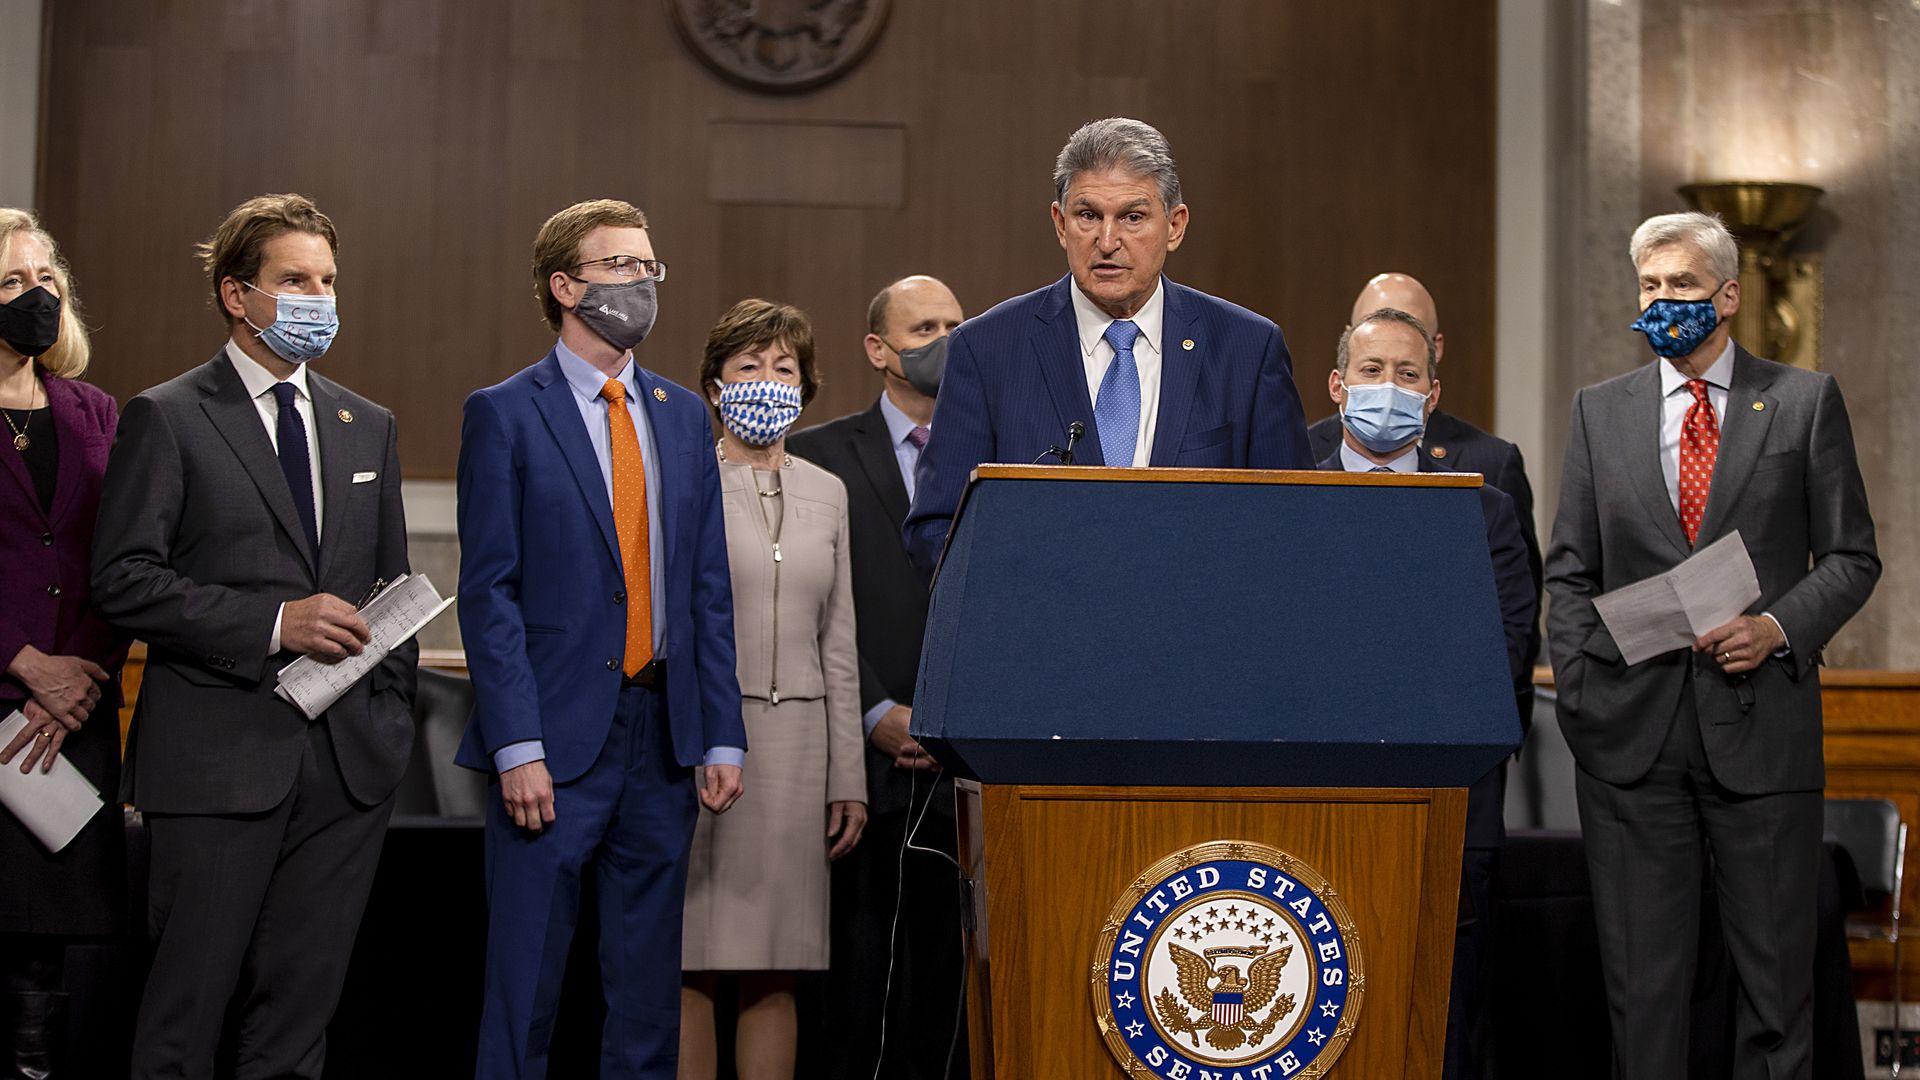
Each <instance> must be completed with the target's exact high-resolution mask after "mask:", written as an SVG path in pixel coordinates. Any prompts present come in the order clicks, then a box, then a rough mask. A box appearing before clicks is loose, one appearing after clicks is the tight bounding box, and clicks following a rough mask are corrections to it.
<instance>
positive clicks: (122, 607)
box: [93, 395, 280, 681]
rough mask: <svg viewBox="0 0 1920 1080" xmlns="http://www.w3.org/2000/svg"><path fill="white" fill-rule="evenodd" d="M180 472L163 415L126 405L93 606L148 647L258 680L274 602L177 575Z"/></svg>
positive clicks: (104, 501)
mask: <svg viewBox="0 0 1920 1080" xmlns="http://www.w3.org/2000/svg"><path fill="white" fill-rule="evenodd" d="M185 487H186V482H185V464H184V460H183V458H182V455H181V449H180V445H179V442H178V440H177V438H176V437H175V433H174V431H173V428H172V427H171V426H170V425H169V423H168V420H167V415H166V410H165V408H164V407H163V406H162V405H160V403H158V402H157V401H155V400H153V399H152V398H150V397H147V396H145V395H141V396H139V397H135V398H134V399H133V400H132V401H129V402H128V403H127V408H126V411H125V412H124V413H122V414H121V416H120V429H119V431H118V433H117V434H116V435H115V437H114V442H113V452H112V454H111V455H110V456H109V457H108V459H107V474H106V479H105V480H104V482H103V483H102V486H101V491H100V517H99V519H98V523H97V524H96V526H95V528H94V534H93V603H94V606H95V607H96V608H97V609H99V612H100V614H101V616H102V617H103V618H105V619H106V620H107V621H108V622H110V623H112V624H113V625H114V626H117V627H119V628H120V629H121V630H124V631H126V632H127V633H129V634H131V635H133V636H134V637H136V638H139V639H140V640H142V641H145V642H147V643H148V644H149V645H151V646H154V647H157V648H162V649H166V650H169V651H171V652H174V653H177V654H180V655H181V656H182V657H185V658H191V659H193V660H196V661H199V662H202V663H205V662H206V661H207V660H208V659H210V658H212V657H216V656H217V657H224V658H226V659H228V660H231V661H232V666H231V667H223V668H222V672H223V674H226V675H229V676H232V677H234V678H237V679H240V680H243V681H253V680H257V679H259V678H260V676H261V674H262V673H263V672H264V670H265V668H266V663H267V645H268V642H269V640H270V639H271V638H272V636H273V621H274V618H275V617H276V616H277V615H278V613H279V610H280V600H279V599H278V598H276V597H272V596H267V595H264V594H260V593H244V592H241V591H239V590H237V589H232V588H228V587H226V586H224V585H202V584H199V583H197V582H194V581H192V580H190V579H188V578H187V577H186V576H184V575H182V574H180V573H178V572H177V571H175V570H174V569H173V566H172V565H171V563H170V561H169V560H170V559H171V556H172V550H173V540H174V537H175V535H176V534H177V533H178V531H179V528H180V517H181V508H182V506H183V504H184V502H185V495H186V492H185Z"/></svg>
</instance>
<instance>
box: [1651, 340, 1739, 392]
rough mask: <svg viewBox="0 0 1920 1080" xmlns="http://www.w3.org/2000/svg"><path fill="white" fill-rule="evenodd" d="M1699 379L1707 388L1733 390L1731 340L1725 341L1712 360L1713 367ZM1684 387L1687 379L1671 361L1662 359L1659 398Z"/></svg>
mask: <svg viewBox="0 0 1920 1080" xmlns="http://www.w3.org/2000/svg"><path fill="white" fill-rule="evenodd" d="M1700 379H1701V381H1703V382H1705V383H1706V384H1707V385H1708V386H1713V387H1717V388H1719V389H1721V390H1731V389H1733V339H1732V338H1728V339H1727V344H1726V346H1725V347H1724V348H1722V349H1721V350H1720V355H1719V356H1718V357H1715V358H1714V361H1713V366H1712V367H1709V368H1707V370H1706V372H1705V373H1704V374H1702V375H1701V376H1700ZM1686 385H1687V377H1686V376H1685V375H1682V374H1681V373H1680V369H1679V368H1676V367H1674V366H1673V361H1671V360H1668V359H1666V358H1665V357H1662V358H1661V360H1660V396H1661V397H1667V396H1668V395H1670V394H1672V393H1674V392H1675V391H1677V390H1680V389H1682V388H1683V387H1685V386H1686Z"/></svg>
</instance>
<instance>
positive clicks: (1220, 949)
mask: <svg viewBox="0 0 1920 1080" xmlns="http://www.w3.org/2000/svg"><path fill="white" fill-rule="evenodd" d="M1092 981H1093V1014H1094V1021H1095V1023H1096V1024H1098V1025H1099V1028H1100V1035H1101V1038H1103V1039H1104V1040H1105V1041H1106V1044H1107V1049H1108V1050H1110V1051H1111V1052H1112V1053H1113V1056H1114V1058H1115V1059H1116V1060H1117V1061H1118V1062H1119V1063H1120V1067H1121V1068H1122V1069H1123V1070H1124V1071H1125V1072H1126V1074H1127V1076H1128V1077H1130V1078H1134V1080H1145V1078H1147V1077H1167V1078H1176V1077H1180V1078H1187V1080H1192V1078H1195V1077H1201V1076H1205V1077H1210V1078H1211V1077H1218V1078H1219V1080H1316V1078H1318V1077H1322V1076H1325V1075H1326V1072H1327V1070H1329V1069H1331V1068H1333V1064H1334V1062H1335V1061H1337V1060H1338V1059H1339V1057H1340V1052H1341V1051H1342V1050H1343V1049H1345V1048H1346V1044H1347V1040H1348V1038H1349V1037H1351V1036H1352V1034H1353V1029H1354V1024H1355V1022H1356V1021H1357V1020H1358V1018H1359V1015H1360V997H1361V994H1362V992H1363V991H1364V990H1365V989H1366V972H1365V969H1364V967H1363V964H1362V959H1361V952H1360V937H1359V933H1358V931H1357V930H1356V929H1355V927H1354V924H1353V919H1352V917H1351V916H1350V915H1349V914H1348V912H1347V907H1346V904H1345V902H1344V901H1342V900H1341V898H1340V896H1339V894H1338V893H1336V892H1335V891H1334V889H1333V887H1332V886H1331V885H1330V884H1328V882H1327V879H1326V878H1324V877H1322V876H1321V875H1320V873H1319V871H1317V870H1315V869H1314V868H1313V867H1311V866H1309V865H1307V864H1306V863H1305V862H1302V861H1301V860H1299V859H1297V858H1295V857H1294V856H1292V855H1290V854H1288V853H1287V852H1284V851H1281V850H1280V849H1279V848H1275V847H1269V846H1267V845H1265V844H1256V843H1252V842H1250V841H1244V840H1219V841H1213V842H1211V843H1205V844H1196V845H1194V846H1193V847H1190V848H1186V849H1184V850H1182V851H1176V852H1174V853H1173V854H1171V855H1169V856H1167V857H1166V858H1164V859H1161V860H1160V861H1159V862H1157V863H1155V864H1154V865H1153V866H1151V867H1149V868H1148V869H1147V871H1146V872H1145V873H1143V874H1141V875H1140V876H1139V877H1137V878H1135V879H1134V881H1133V884H1132V885H1131V886H1130V887H1129V888H1128V889H1127V891H1126V892H1124V893H1122V894H1121V896H1120V897H1119V899H1118V900H1117V901H1115V903H1114V906H1113V911H1112V914H1111V915H1110V916H1109V917H1108V919H1107V922H1106V925H1105V926H1104V927H1103V928H1102V931H1101V935H1100V944H1099V946H1098V947H1097V948H1096V950H1095V952H1094V958H1093V980H1092Z"/></svg>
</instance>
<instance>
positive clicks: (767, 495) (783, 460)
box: [713, 439, 793, 499]
mask: <svg viewBox="0 0 1920 1080" xmlns="http://www.w3.org/2000/svg"><path fill="white" fill-rule="evenodd" d="M713 452H714V453H716V454H718V455H720V460H721V461H725V460H727V444H726V443H724V442H722V441H720V440H719V439H715V440H714V442H713ZM780 468H782V469H791V468H793V455H792V454H785V453H783V454H781V455H780ZM779 478H780V476H779V473H778V472H775V473H774V479H776V480H778V479H779ZM755 487H756V488H757V487H758V485H755ZM760 497H761V498H763V499H777V498H779V497H780V488H778V487H776V488H774V489H773V490H772V491H762V492H760Z"/></svg>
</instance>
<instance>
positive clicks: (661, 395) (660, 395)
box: [653, 386, 667, 401]
mask: <svg viewBox="0 0 1920 1080" xmlns="http://www.w3.org/2000/svg"><path fill="white" fill-rule="evenodd" d="M653 400H655V401H665V400H667V391H666V389H665V388H663V387H659V386H656V387H654V388H653Z"/></svg>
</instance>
